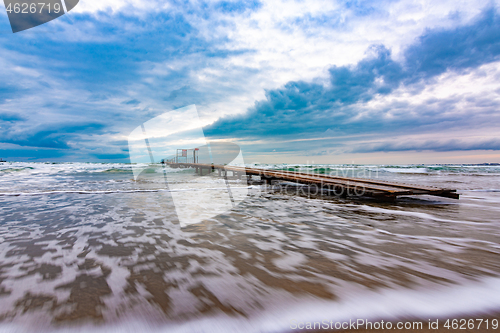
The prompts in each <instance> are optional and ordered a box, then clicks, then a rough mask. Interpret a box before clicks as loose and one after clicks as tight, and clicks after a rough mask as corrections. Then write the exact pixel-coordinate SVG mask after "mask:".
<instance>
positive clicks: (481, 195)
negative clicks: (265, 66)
mask: <svg viewBox="0 0 500 333" xmlns="http://www.w3.org/2000/svg"><path fill="white" fill-rule="evenodd" d="M252 166H253V165H252ZM255 167H261V168H268V169H278V170H290V171H292V170H293V171H300V172H311V173H322V174H332V175H339V176H348V177H349V176H351V177H352V176H354V177H367V178H376V179H381V180H390V181H397V182H404V183H413V184H420V185H432V186H439V187H446V188H455V189H457V190H458V193H460V194H461V197H460V200H453V199H447V198H440V197H431V196H414V197H403V198H400V199H398V200H397V201H396V202H377V201H373V200H365V199H357V198H338V197H324V198H319V197H310V196H307V195H291V194H289V193H285V192H283V191H280V190H279V188H276V187H275V188H272V189H271V188H265V187H264V186H260V185H251V186H247V185H246V183H242V182H241V181H239V180H229V182H231V183H235V184H237V185H238V186H240V187H244V188H248V189H249V191H248V193H249V194H248V196H247V197H246V198H245V200H243V201H242V202H241V203H239V204H238V205H237V206H235V207H234V208H232V209H229V210H227V211H224V212H222V213H220V214H219V215H216V216H210V217H207V218H205V219H204V220H203V221H201V222H199V223H193V224H188V225H184V226H181V224H180V223H179V220H178V218H177V215H176V209H175V207H174V203H173V201H172V192H171V189H169V188H167V187H166V184H165V180H164V175H163V171H166V174H167V178H168V182H169V183H170V184H176V189H177V190H179V189H181V190H182V189H183V184H184V182H187V180H189V181H192V180H193V179H195V180H196V179H198V178H196V176H195V175H194V171H193V170H191V169H170V168H167V169H166V170H163V168H162V167H160V166H152V167H150V168H148V169H147V170H146V171H145V172H144V173H143V174H142V175H141V177H140V178H139V179H138V180H137V181H134V180H133V175H132V169H131V165H128V164H95V163H61V164H51V163H0V209H1V215H0V331H2V332H3V331H5V332H32V331H34V330H36V331H41V332H43V331H47V332H48V331H61V332H63V331H64V332H66V331H68V330H71V331H77V332H86V331H114V332H136V331H138V330H140V331H143V330H145V329H147V330H148V331H154V332H167V331H168V332H193V331H196V332H215V331H217V332H289V331H291V327H292V326H293V324H294V323H297V322H307V321H323V320H327V321H331V320H333V321H340V320H349V319H353V320H356V319H358V318H364V319H386V320H390V319H397V318H413V317H415V318H424V319H425V318H431V317H446V316H460V315H464V316H465V315H471V314H487V313H492V312H495V313H498V312H499V310H500V166H494V165H490V166H488V165H418V166H415V165H408V166H404V165H401V166H394V165H385V166H383V165H258V166H255ZM199 179H201V180H200V181H202V178H199ZM206 186H207V191H206V193H207V197H208V198H216V197H217V193H219V192H220V188H217V190H216V191H212V192H210V184H209V183H207V184H206ZM184 190H185V191H186V193H188V194H189V193H190V192H189V191H192V188H190V187H189V186H186V188H185V189H184ZM204 193H205V192H204ZM214 200H215V199H214ZM214 202H215V201H214ZM177 204H179V203H177ZM182 204H183V205H186V206H187V207H188V208H192V209H193V211H196V210H206V209H208V208H209V206H210V205H211V204H210V200H208V201H207V202H205V203H204V204H198V203H196V202H190V201H189V200H186V201H185V202H184V203H182ZM184 208H185V207H184Z"/></svg>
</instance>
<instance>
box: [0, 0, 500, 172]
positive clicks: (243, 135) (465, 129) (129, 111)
mask: <svg viewBox="0 0 500 333" xmlns="http://www.w3.org/2000/svg"><path fill="white" fill-rule="evenodd" d="M0 63H1V66H0V77H1V78H2V79H1V80H0V157H3V158H6V159H8V160H19V161H21V160H33V161H37V160H39V161H44V160H51V161H94V162H99V161H100V162H123V161H127V160H128V150H127V149H128V148H127V147H128V146H127V136H128V135H129V134H130V132H131V131H132V130H133V129H134V128H136V127H137V126H139V125H140V124H141V123H142V122H145V121H147V120H149V119H151V118H153V117H155V116H157V115H160V114H162V113H164V112H166V111H169V110H172V109H176V108H180V107H183V106H186V105H190V104H196V106H197V108H198V111H199V113H200V118H201V120H202V121H203V123H204V124H205V134H206V135H207V136H208V137H209V138H210V139H211V140H227V141H231V142H235V143H238V144H239V145H240V146H241V147H242V149H243V152H244V154H245V159H246V161H247V162H290V163H307V162H309V163H351V162H354V163H475V162H500V137H499V135H498V129H499V128H500V111H499V105H500V67H499V65H500V9H499V8H498V4H497V3H496V2H492V1H440V2H439V3H437V4H436V3H433V2H431V1H337V2H336V1H319V0H318V1H316V0H309V1H272V2H259V1H170V2H168V1H167V2H166V1H158V2H156V1H148V2H142V1H136V0H127V1H116V0H108V1H99V2H90V1H86V0H81V1H80V3H79V4H78V6H77V7H75V8H74V9H73V10H72V11H71V12H70V13H69V14H67V15H65V16H63V17H61V18H59V19H56V20H54V21H51V22H49V23H47V24H45V25H42V26H39V27H35V28H33V29H30V30H27V31H23V32H19V33H16V34H12V32H11V31H10V27H9V22H8V18H7V15H6V12H5V11H4V9H3V8H0Z"/></svg>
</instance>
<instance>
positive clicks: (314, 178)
mask: <svg viewBox="0 0 500 333" xmlns="http://www.w3.org/2000/svg"><path fill="white" fill-rule="evenodd" d="M166 164H167V165H169V166H170V167H172V168H194V169H195V170H196V173H197V174H199V175H206V174H210V173H212V172H217V173H218V175H219V176H221V177H226V178H227V177H228V176H229V177H231V178H240V177H241V176H243V175H246V176H247V179H248V180H250V179H251V178H252V176H259V177H260V180H261V181H262V182H264V183H267V184H279V183H282V182H293V183H298V184H304V185H308V186H309V187H313V188H315V189H316V192H315V193H328V194H330V195H335V196H357V197H373V198H378V199H382V200H394V199H395V198H396V197H398V196H402V195H424V194H426V195H433V196H439V197H446V198H452V199H458V198H459V194H458V193H456V192H457V191H456V190H454V189H447V188H438V187H434V186H422V185H414V184H404V183H394V182H388V181H382V180H376V179H368V178H349V177H337V176H329V175H321V174H309V173H301V172H293V171H280V170H265V169H259V168H247V167H237V166H228V165H213V164H199V163H169V162H167V163H166ZM229 173H230V174H229Z"/></svg>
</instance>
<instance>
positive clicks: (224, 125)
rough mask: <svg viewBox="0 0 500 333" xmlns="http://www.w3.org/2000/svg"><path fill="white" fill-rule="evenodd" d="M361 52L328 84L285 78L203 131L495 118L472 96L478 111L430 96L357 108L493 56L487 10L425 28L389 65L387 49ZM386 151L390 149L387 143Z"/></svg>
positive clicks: (495, 42) (385, 128) (383, 126)
mask: <svg viewBox="0 0 500 333" xmlns="http://www.w3.org/2000/svg"><path fill="white" fill-rule="evenodd" d="M368 53H369V55H368V56H367V57H366V58H365V59H363V60H362V61H360V62H359V63H358V64H356V65H355V66H342V67H337V66H334V67H332V68H330V70H329V75H330V77H329V80H330V83H331V85H329V86H323V85H320V84H316V83H308V82H304V81H292V82H288V83H287V84H285V85H284V87H282V88H279V89H274V90H268V91H266V99H265V100H263V101H258V102H256V103H255V106H254V107H252V108H250V109H249V110H248V112H247V113H246V114H244V115H240V116H233V117H225V118H221V119H219V120H218V121H216V122H215V123H213V124H212V125H210V126H208V127H206V128H205V134H207V135H208V136H213V137H224V136H231V137H246V138H258V137H277V136H287V135H294V136H299V137H300V136H305V137H308V136H315V135H317V133H321V132H324V131H326V130H331V131H334V132H335V133H337V134H344V135H345V134H359V133H373V134H376V133H387V132H391V133H398V132H399V133H408V132H412V131H416V130H431V129H433V128H434V130H436V129H439V128H441V129H442V128H443V127H445V128H450V127H460V126H481V125H482V124H489V125H491V124H492V122H493V123H494V122H498V121H499V117H498V115H497V113H496V110H497V109H498V105H496V104H497V103H496V102H495V101H491V100H482V99H479V100H477V101H474V103H475V105H476V106H477V107H478V108H482V109H481V112H478V111H477V110H475V111H469V112H466V113H463V112H462V113H458V114H457V113H453V112H451V111H454V110H455V109H456V104H457V103H459V102H460V101H462V99H463V98H464V97H461V96H452V97H450V98H448V99H434V100H432V99H430V100H428V101H426V103H424V104H423V105H419V106H409V105H408V104H407V103H404V102H397V103H393V104H392V105H390V106H389V107H386V108H385V109H379V110H373V111H372V112H371V113H370V114H361V113H360V107H359V106H360V105H361V104H363V103H366V102H369V101H370V100H372V99H373V98H374V97H376V96H381V95H387V94H390V93H392V92H393V91H394V90H395V89H397V88H398V87H401V86H406V87H409V88H411V90H413V93H418V92H419V91H421V89H422V88H423V87H425V83H426V82H427V81H428V80H429V79H431V78H434V77H436V76H437V75H440V74H442V73H444V72H445V71H447V70H452V71H458V72H461V71H464V70H467V69H471V68H476V67H478V66H480V65H483V64H486V63H490V62H493V61H496V60H498V59H499V56H500V18H499V16H498V13H497V12H496V11H495V10H494V9H489V10H487V11H485V12H484V13H483V14H482V15H481V16H480V17H479V19H477V20H476V21H475V22H474V23H473V24H470V25H468V26H463V27H459V28H456V29H452V30H434V31H431V30H429V31H427V32H426V33H425V34H424V35H423V36H421V37H420V38H419V39H418V40H417V41H416V42H415V43H414V44H413V45H411V46H410V47H408V48H407V50H406V51H405V52H404V58H405V61H404V62H403V63H398V62H395V61H394V60H393V59H392V57H391V53H390V51H389V50H387V49H386V48H385V47H384V46H381V45H379V46H373V47H372V48H371V49H370V50H369V52H368ZM415 83H420V84H418V85H415ZM415 87H418V89H416V88H415ZM468 102H470V101H468ZM488 104H489V105H488ZM486 107H489V109H487V110H485V109H486ZM499 125H500V123H499ZM431 146H432V144H430V145H429V149H432V147H431ZM386 149H388V150H390V149H395V148H393V147H392V146H387V147H386ZM436 149H439V147H437V146H436ZM454 149H460V146H459V145H456V146H455V148H454ZM464 149H468V148H466V147H464Z"/></svg>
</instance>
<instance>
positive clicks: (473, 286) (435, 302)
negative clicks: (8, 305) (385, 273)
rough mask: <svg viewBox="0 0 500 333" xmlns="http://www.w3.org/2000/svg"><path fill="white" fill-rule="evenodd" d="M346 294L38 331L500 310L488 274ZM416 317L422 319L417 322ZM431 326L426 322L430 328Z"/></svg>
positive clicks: (9, 329) (11, 328) (18, 332)
mask: <svg viewBox="0 0 500 333" xmlns="http://www.w3.org/2000/svg"><path fill="white" fill-rule="evenodd" d="M348 293H349V291H348V290H347V291H346V295H348V296H349V297H346V295H344V296H343V297H342V300H340V301H338V302H335V301H324V300H319V299H310V298H309V299H305V298H303V299H299V298H297V299H295V300H293V301H291V302H289V303H288V306H287V307H286V308H283V306H276V305H275V306H274V307H273V308H272V309H266V310H265V311H262V312H261V313H259V314H256V315H254V316H251V317H249V318H243V317H231V316H228V315H218V316H214V317H205V318H197V319H193V320H189V321H186V322H174V323H170V324H155V323H154V321H151V320H147V318H144V319H143V320H137V319H130V318H128V319H122V320H119V322H118V323H113V324H103V325H82V326H77V327H75V326H65V327H59V328H55V327H37V331H38V332H49V331H50V332H71V333H80V332H81V333H84V332H97V333H100V332H103V333H104V332H106V333H108V332H120V333H121V332H123V333H125V332H134V333H135V332H179V333H181V332H221V333H224V332H228V333H232V332H249V333H252V332H288V331H291V328H292V324H293V325H296V324H298V323H303V324H304V323H308V322H309V323H314V322H323V321H327V322H330V321H332V322H334V323H335V322H346V321H347V322H349V320H352V321H356V320H358V319H363V320H365V321H366V320H369V321H377V320H382V319H383V320H384V321H387V320H392V321H397V320H404V319H405V318H418V321H422V322H423V323H424V325H426V323H427V321H428V320H429V319H435V318H444V319H446V318H451V317H454V318H455V317H460V316H463V317H464V318H465V317H470V316H476V317H478V318H480V316H481V315H487V314H490V313H492V312H494V311H498V310H499V309H500V278H491V277H490V278H483V279H482V280H480V281H476V282H470V283H468V284H464V285H453V286H445V287H443V286H441V287H434V288H431V289H414V290H408V289H401V290H394V289H391V290H381V291H378V292H375V291H370V290H365V291H362V292H361V291H357V292H356V293H351V294H348ZM413 321H416V320H413ZM424 327H425V326H424ZM32 330H33V327H31V326H28V325H22V324H17V323H3V324H0V332H2V333H25V332H32Z"/></svg>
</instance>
